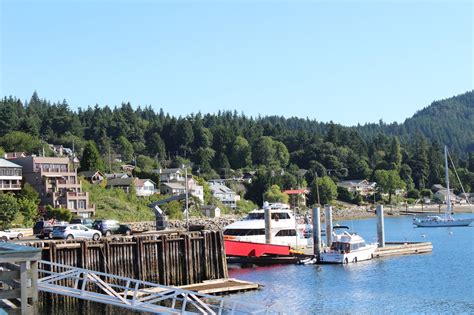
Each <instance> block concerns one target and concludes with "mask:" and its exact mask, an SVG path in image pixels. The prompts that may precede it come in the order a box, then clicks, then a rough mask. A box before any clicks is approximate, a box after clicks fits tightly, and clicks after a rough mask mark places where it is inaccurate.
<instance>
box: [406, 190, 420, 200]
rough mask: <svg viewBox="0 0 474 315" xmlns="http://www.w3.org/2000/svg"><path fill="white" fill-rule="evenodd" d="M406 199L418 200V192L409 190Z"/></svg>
mask: <svg viewBox="0 0 474 315" xmlns="http://www.w3.org/2000/svg"><path fill="white" fill-rule="evenodd" d="M407 198H412V199H420V192H419V191H418V189H410V190H409V191H408V192H407Z"/></svg>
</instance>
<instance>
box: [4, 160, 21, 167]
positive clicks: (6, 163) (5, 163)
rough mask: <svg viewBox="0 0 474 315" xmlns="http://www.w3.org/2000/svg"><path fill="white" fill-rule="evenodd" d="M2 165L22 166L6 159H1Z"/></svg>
mask: <svg viewBox="0 0 474 315" xmlns="http://www.w3.org/2000/svg"><path fill="white" fill-rule="evenodd" d="M0 167H22V166H20V165H18V164H15V163H12V162H10V161H7V160H5V159H0Z"/></svg>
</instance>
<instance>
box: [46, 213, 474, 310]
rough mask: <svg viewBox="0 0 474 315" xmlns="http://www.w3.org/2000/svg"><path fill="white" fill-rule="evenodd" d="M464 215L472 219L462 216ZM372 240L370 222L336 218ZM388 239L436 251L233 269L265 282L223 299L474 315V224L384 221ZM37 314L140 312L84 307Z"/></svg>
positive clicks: (279, 306) (287, 306) (278, 306)
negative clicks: (415, 224)
mask: <svg viewBox="0 0 474 315" xmlns="http://www.w3.org/2000/svg"><path fill="white" fill-rule="evenodd" d="M459 216H460V217H462V216H469V215H459ZM338 223H340V224H342V225H348V226H349V227H351V229H353V230H354V231H357V232H358V233H359V234H360V235H362V236H363V237H364V238H365V239H366V241H368V242H375V241H376V234H377V232H376V221H375V219H367V220H354V221H339V222H338ZM385 232H386V233H385V236H386V237H385V239H386V241H430V242H432V243H433V253H431V254H423V255H411V256H398V257H390V258H382V259H375V260H372V261H365V262H359V263H357V264H349V265H323V266H319V265H311V266H300V265H280V266H272V267H255V268H245V269H232V270H230V271H229V274H230V277H233V278H237V279H242V280H248V281H253V282H257V283H259V284H262V285H264V288H263V289H261V290H259V291H250V292H245V293H240V294H234V295H230V296H228V298H230V299H237V300H241V301H245V302H250V303H254V302H257V303H260V304H262V305H267V306H269V307H271V308H272V310H275V311H281V312H284V313H286V314H315V313H331V314H333V313H334V314H360V313H364V314H367V313H370V314H380V313H450V314H474V272H473V269H472V268H473V264H474V227H472V226H471V227H456V228H415V227H413V226H412V225H411V217H403V216H401V217H387V218H386V219H385ZM40 313H41V314H68V315H71V314H104V315H107V314H111V315H115V314H138V313H135V312H129V311H126V310H124V309H120V308H116V307H111V306H104V305H101V304H96V303H90V302H81V303H73V304H67V303H65V304H62V305H57V306H56V307H53V308H43V309H41V310H40Z"/></svg>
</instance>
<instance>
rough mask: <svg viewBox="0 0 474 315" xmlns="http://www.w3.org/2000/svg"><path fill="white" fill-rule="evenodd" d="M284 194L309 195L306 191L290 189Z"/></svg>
mask: <svg viewBox="0 0 474 315" xmlns="http://www.w3.org/2000/svg"><path fill="white" fill-rule="evenodd" d="M283 193H285V194H287V195H301V194H307V193H308V191H307V190H306V189H290V190H285V191H283Z"/></svg>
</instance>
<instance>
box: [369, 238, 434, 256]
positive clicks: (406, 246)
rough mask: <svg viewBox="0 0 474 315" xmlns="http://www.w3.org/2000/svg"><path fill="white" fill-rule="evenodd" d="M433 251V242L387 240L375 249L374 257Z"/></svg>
mask: <svg viewBox="0 0 474 315" xmlns="http://www.w3.org/2000/svg"><path fill="white" fill-rule="evenodd" d="M432 251H433V244H432V243H431V242H386V243H385V246H384V247H379V248H377V249H376V250H375V253H374V258H381V257H387V256H399V255H414V254H425V253H431V252H432Z"/></svg>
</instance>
